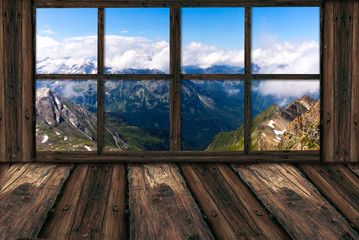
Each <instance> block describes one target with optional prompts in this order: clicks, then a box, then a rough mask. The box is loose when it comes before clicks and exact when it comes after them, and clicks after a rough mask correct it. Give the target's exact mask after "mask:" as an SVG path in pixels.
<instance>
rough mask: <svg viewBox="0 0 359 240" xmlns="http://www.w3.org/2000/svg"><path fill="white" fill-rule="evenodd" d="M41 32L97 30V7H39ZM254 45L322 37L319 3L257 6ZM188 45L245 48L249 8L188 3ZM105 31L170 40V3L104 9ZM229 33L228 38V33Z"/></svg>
mask: <svg viewBox="0 0 359 240" xmlns="http://www.w3.org/2000/svg"><path fill="white" fill-rule="evenodd" d="M36 14H37V15H36V17H37V33H38V34H39V35H41V36H49V37H51V38H53V39H55V40H56V41H59V40H61V39H63V38H66V37H78V36H89V35H96V34H97V9H37V13H36ZM252 15H253V16H252V24H253V28H252V31H253V34H252V37H253V46H254V48H257V47H260V43H261V42H260V40H259V39H260V38H263V37H264V39H265V38H266V37H267V36H272V37H273V38H275V39H277V41H279V42H281V41H291V40H298V41H300V40H315V41H316V42H319V8H307V7H302V8H301V7H292V8H291V7H287V8H279V7H277V8H253V10H252ZM182 26H183V27H182V36H183V44H184V45H188V44H189V43H191V42H200V43H203V44H206V45H215V46H217V47H219V48H221V49H243V47H244V43H243V42H244V8H183V10H182ZM105 33H106V34H111V35H123V36H129V37H145V38H148V39H153V40H165V41H167V42H168V41H169V9H168V8H141V9H135V8H124V9H106V10H105ZM223 36H224V37H223Z"/></svg>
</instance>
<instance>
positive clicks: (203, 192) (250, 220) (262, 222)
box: [181, 163, 289, 240]
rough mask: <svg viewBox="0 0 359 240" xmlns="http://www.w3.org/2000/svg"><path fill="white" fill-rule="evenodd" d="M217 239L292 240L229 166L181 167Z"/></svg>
mask: <svg viewBox="0 0 359 240" xmlns="http://www.w3.org/2000/svg"><path fill="white" fill-rule="evenodd" d="M181 169H182V173H183V175H184V177H185V179H186V181H187V184H188V186H189V187H190V188H191V190H192V192H193V194H194V196H195V197H196V199H197V200H198V202H199V203H200V205H201V207H202V209H203V212H204V213H205V214H206V216H207V218H208V220H209V224H210V227H211V228H212V229H213V232H214V233H215V235H216V237H217V239H277V240H279V239H289V236H288V235H287V234H286V232H285V231H284V230H283V229H282V228H281V227H280V226H279V225H277V224H276V223H275V221H273V220H272V219H271V218H270V216H269V215H268V213H267V212H266V210H265V209H263V207H261V205H260V204H259V203H258V201H257V200H256V198H255V197H254V196H253V194H252V193H251V192H250V190H249V189H248V188H247V186H246V185H245V184H244V183H243V182H242V181H241V180H240V179H239V177H238V176H236V174H235V173H234V172H233V171H232V170H231V169H230V167H229V166H228V165H226V164H189V163H188V164H181Z"/></svg>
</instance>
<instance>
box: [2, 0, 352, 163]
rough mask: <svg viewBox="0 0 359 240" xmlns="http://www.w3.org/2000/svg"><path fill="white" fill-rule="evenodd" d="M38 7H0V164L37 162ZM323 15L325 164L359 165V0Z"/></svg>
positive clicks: (326, 8) (28, 1)
mask: <svg viewBox="0 0 359 240" xmlns="http://www.w3.org/2000/svg"><path fill="white" fill-rule="evenodd" d="M35 1H36V0H35ZM276 1H277V2H278V1H279V0H276ZM298 1H300V0H298ZM33 2H34V1H33V0H16V1H14V0H2V1H1V3H0V12H1V16H2V17H1V19H0V26H1V27H0V39H1V40H0V57H1V59H2V61H1V63H0V73H1V80H0V162H5V161H7V162H14V161H30V160H31V159H33V158H34V150H35V148H34V141H33V136H34V130H33V127H32V126H33V124H34V116H33V113H34V106H33V102H34V101H33V98H34V92H35V90H34V81H33V79H34V72H33V70H34V64H35V63H34V61H33V59H34V57H33V56H34V50H33V48H32V46H33V41H34V38H33V34H32V31H33V28H34V26H33V23H34V21H33V17H34V16H32V15H31V13H32V11H31V9H32V7H33ZM52 2H54V0H53V1H52ZM62 2H64V1H62ZM83 2H84V1H83ZM88 2H91V0H88ZM169 2H170V1H169ZM217 2H221V1H220V0H218V1H217ZM223 2H225V1H223ZM322 12H323V20H324V21H323V46H322V52H323V63H322V70H323V84H322V86H323V87H322V99H323V111H322V125H323V128H322V142H323V145H322V149H321V154H322V155H321V156H322V158H321V159H322V161H328V162H333V161H342V162H354V161H359V160H358V156H359V147H358V145H359V129H358V111H359V106H358V104H359V93H358V92H359V83H358V82H359V35H358V31H359V0H341V1H339V0H325V1H323V11H322Z"/></svg>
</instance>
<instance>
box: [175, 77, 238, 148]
mask: <svg viewBox="0 0 359 240" xmlns="http://www.w3.org/2000/svg"><path fill="white" fill-rule="evenodd" d="M243 84H244V82H243V81H239V80H218V81H214V80H195V81H190V80H183V81H182V149H183V150H207V151H214V150H243V140H240V138H241V137H242V136H243V130H242V129H243V127H240V126H241V125H242V124H243V122H244V120H243V119H244V97H243V96H244V91H243V86H244V85H243ZM230 131H234V132H230ZM236 134H239V137H237V136H235V135H236ZM241 134H242V135H241Z"/></svg>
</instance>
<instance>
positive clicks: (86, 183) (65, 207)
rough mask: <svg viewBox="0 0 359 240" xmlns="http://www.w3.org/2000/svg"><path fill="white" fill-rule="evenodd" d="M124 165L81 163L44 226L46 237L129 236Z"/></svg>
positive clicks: (108, 237) (109, 237) (44, 236)
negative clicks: (127, 233)
mask: <svg viewBox="0 0 359 240" xmlns="http://www.w3.org/2000/svg"><path fill="white" fill-rule="evenodd" d="M125 195H126V173H125V167H124V165H121V164H117V165H112V164H90V165H89V164H81V165H79V166H77V167H76V169H75V170H74V172H73V174H72V175H71V177H70V179H69V181H68V183H67V184H66V187H65V189H64V191H63V194H62V196H61V199H60V200H59V203H58V204H57V206H56V209H55V212H54V214H53V215H52V216H51V218H50V220H49V221H48V223H47V224H46V225H45V226H44V229H43V231H42V233H41V236H40V237H41V238H45V239H81V238H84V239H126V221H125Z"/></svg>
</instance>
